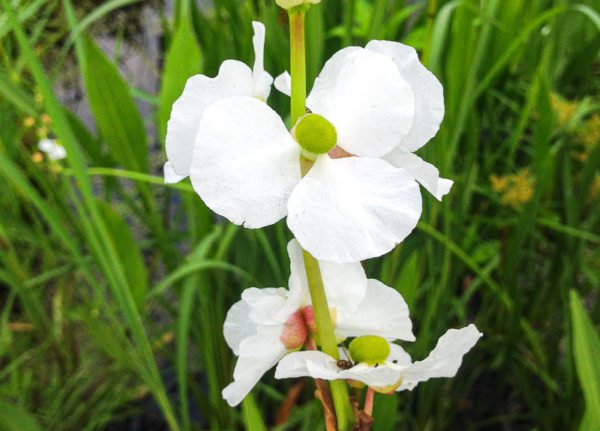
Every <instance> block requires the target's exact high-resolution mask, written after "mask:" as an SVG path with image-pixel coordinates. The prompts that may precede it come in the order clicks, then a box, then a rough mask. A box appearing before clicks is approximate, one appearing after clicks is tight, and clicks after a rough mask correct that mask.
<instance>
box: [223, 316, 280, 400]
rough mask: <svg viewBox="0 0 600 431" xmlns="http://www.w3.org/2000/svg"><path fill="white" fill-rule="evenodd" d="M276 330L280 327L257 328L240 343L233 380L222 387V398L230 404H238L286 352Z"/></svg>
mask: <svg viewBox="0 0 600 431" xmlns="http://www.w3.org/2000/svg"><path fill="white" fill-rule="evenodd" d="M278 330H279V331H280V330H281V328H272V327H266V328H265V327H262V328H259V333H258V334H256V335H254V336H252V337H249V338H246V339H245V340H244V341H242V343H241V344H240V357H239V358H238V361H237V363H236V364H235V371H234V372H233V379H234V381H233V383H231V384H230V385H229V386H227V387H226V388H225V389H223V398H224V399H225V400H226V401H227V403H229V405H230V406H232V407H233V406H236V405H238V404H239V403H240V402H241V401H242V400H243V399H244V397H245V396H246V395H248V393H249V392H250V391H251V390H252V388H253V387H254V385H256V383H257V382H258V381H259V380H260V378H261V377H262V376H263V375H264V374H265V373H266V372H267V371H268V370H269V369H270V368H272V367H273V366H275V364H276V363H277V362H278V361H279V360H280V359H281V358H282V357H283V356H284V355H285V354H286V352H287V350H286V348H285V346H284V345H283V344H282V343H281V341H280V340H279V332H278Z"/></svg>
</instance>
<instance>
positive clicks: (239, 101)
mask: <svg viewBox="0 0 600 431" xmlns="http://www.w3.org/2000/svg"><path fill="white" fill-rule="evenodd" d="M299 157H300V147H299V146H298V145H297V144H296V142H295V141H294V140H293V139H292V137H291V136H290V134H289V132H288V130H287V129H286V127H285V125H284V124H283V121H282V120H281V118H280V117H279V116H278V115H277V113H275V111H273V110H272V109H271V108H269V107H268V106H267V105H266V104H265V103H262V102H260V101H259V100H257V99H254V98H251V97H230V98H227V99H224V100H221V101H219V102H216V103H214V104H212V105H211V106H210V107H209V108H207V109H206V111H205V112H204V116H203V117H202V123H201V126H200V130H199V131H198V136H197V137H196V146H195V149H194V157H193V161H192V165H191V170H190V177H191V180H192V185H193V186H194V189H195V190H196V192H197V193H198V194H199V195H200V197H201V198H202V199H203V200H204V202H205V203H206V205H207V206H208V207H209V208H210V209H212V210H213V211H215V212H216V213H217V214H220V215H222V216H224V217H226V218H228V219H229V220H230V221H231V222H232V223H235V224H243V225H244V226H246V227H249V228H260V227H264V226H269V225H271V224H273V223H275V222H277V221H279V220H280V219H282V218H283V217H285V215H286V213H287V209H286V204H287V201H288V198H289V196H290V194H291V192H292V190H293V188H294V187H295V186H296V184H297V183H298V181H299V179H300V164H299Z"/></svg>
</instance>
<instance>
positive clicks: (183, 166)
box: [165, 60, 254, 176]
mask: <svg viewBox="0 0 600 431" xmlns="http://www.w3.org/2000/svg"><path fill="white" fill-rule="evenodd" d="M253 93H254V79H253V76H252V70H250V68H249V67H248V66H246V65H245V64H244V63H242V62H241V61H236V60H226V61H224V62H223V64H221V67H220V68H219V74H218V75H217V76H216V77H214V78H209V77H208V76H204V75H194V76H192V77H191V78H190V79H188V81H187V83H186V84H185V88H184V89H183V93H182V94H181V96H180V97H179V99H177V100H176V101H175V103H174V104H173V109H172V111H171V117H170V119H169V122H168V124H167V137H166V141H165V146H166V151H167V157H168V159H169V161H170V162H171V164H172V165H173V170H174V172H175V173H177V174H178V175H182V176H188V175H189V170H190V164H191V162H192V155H193V152H194V142H195V140H196V135H197V134H198V129H199V127H200V120H201V119H202V115H203V114H204V110H205V109H206V108H207V107H208V106H210V105H211V104H213V103H214V102H216V101H218V100H221V99H224V98H227V97H232V96H252V95H253Z"/></svg>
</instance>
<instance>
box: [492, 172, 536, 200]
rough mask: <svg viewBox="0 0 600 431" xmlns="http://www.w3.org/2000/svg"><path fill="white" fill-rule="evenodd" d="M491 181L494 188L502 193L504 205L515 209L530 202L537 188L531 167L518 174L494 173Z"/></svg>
mask: <svg viewBox="0 0 600 431" xmlns="http://www.w3.org/2000/svg"><path fill="white" fill-rule="evenodd" d="M490 181H491V184H492V189H493V190H494V191H495V192H496V193H499V194H500V195H501V199H500V201H501V202H502V205H503V206H505V207H510V208H513V209H520V208H521V207H522V206H523V205H525V204H526V203H527V202H529V201H530V200H531V198H532V196H533V192H534V190H535V180H534V179H533V178H531V176H530V174H529V168H524V169H521V170H520V171H519V172H518V173H516V174H510V175H503V176H499V175H492V176H491V178H490Z"/></svg>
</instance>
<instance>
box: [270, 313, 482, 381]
mask: <svg viewBox="0 0 600 431" xmlns="http://www.w3.org/2000/svg"><path fill="white" fill-rule="evenodd" d="M481 336H482V334H481V332H479V331H478V330H477V328H476V327H475V325H473V324H470V325H469V326H467V327H465V328H462V329H450V330H448V331H447V332H446V333H445V334H444V335H442V336H441V337H440V339H439V340H438V342H437V345H436V346H435V348H434V349H433V350H432V351H431V353H430V354H429V356H428V357H427V358H426V359H424V360H422V361H416V362H412V360H411V358H410V356H409V355H408V353H406V352H405V351H404V350H403V349H402V347H400V346H398V345H397V344H393V343H389V342H388V341H387V340H384V339H383V338H380V337H376V336H367V337H359V338H356V339H355V340H354V341H353V342H352V343H351V344H350V352H346V351H345V350H343V349H342V350H341V351H340V354H341V355H343V357H344V359H345V360H346V361H336V360H335V359H334V358H332V357H331V356H329V355H326V354H325V353H323V352H319V351H305V352H295V353H292V354H290V355H288V356H286V357H285V358H283V359H282V360H281V361H280V362H279V365H278V366H277V370H276V371H275V377H276V378H278V379H284V378H295V377H302V376H309V377H313V378H315V379H325V380H340V379H342V380H351V381H355V382H361V383H364V384H365V385H367V386H369V387H371V388H373V389H374V390H376V391H378V392H382V393H390V392H393V391H402V390H405V389H408V390H412V389H413V388H414V387H415V386H417V384H419V383H420V382H424V381H427V380H429V379H431V378H434V377H454V376H455V375H456V373H457V371H458V368H459V367H460V364H461V363H462V358H463V356H464V355H465V354H466V353H467V352H468V351H469V350H471V349H472V348H473V346H475V344H476V343H477V340H478V339H479V338H480V337H481ZM355 342H358V343H359V344H361V345H359V346H357V348H355V349H353V343H355ZM353 350H354V351H353ZM357 356H358V358H357ZM340 365H341V366H340Z"/></svg>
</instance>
